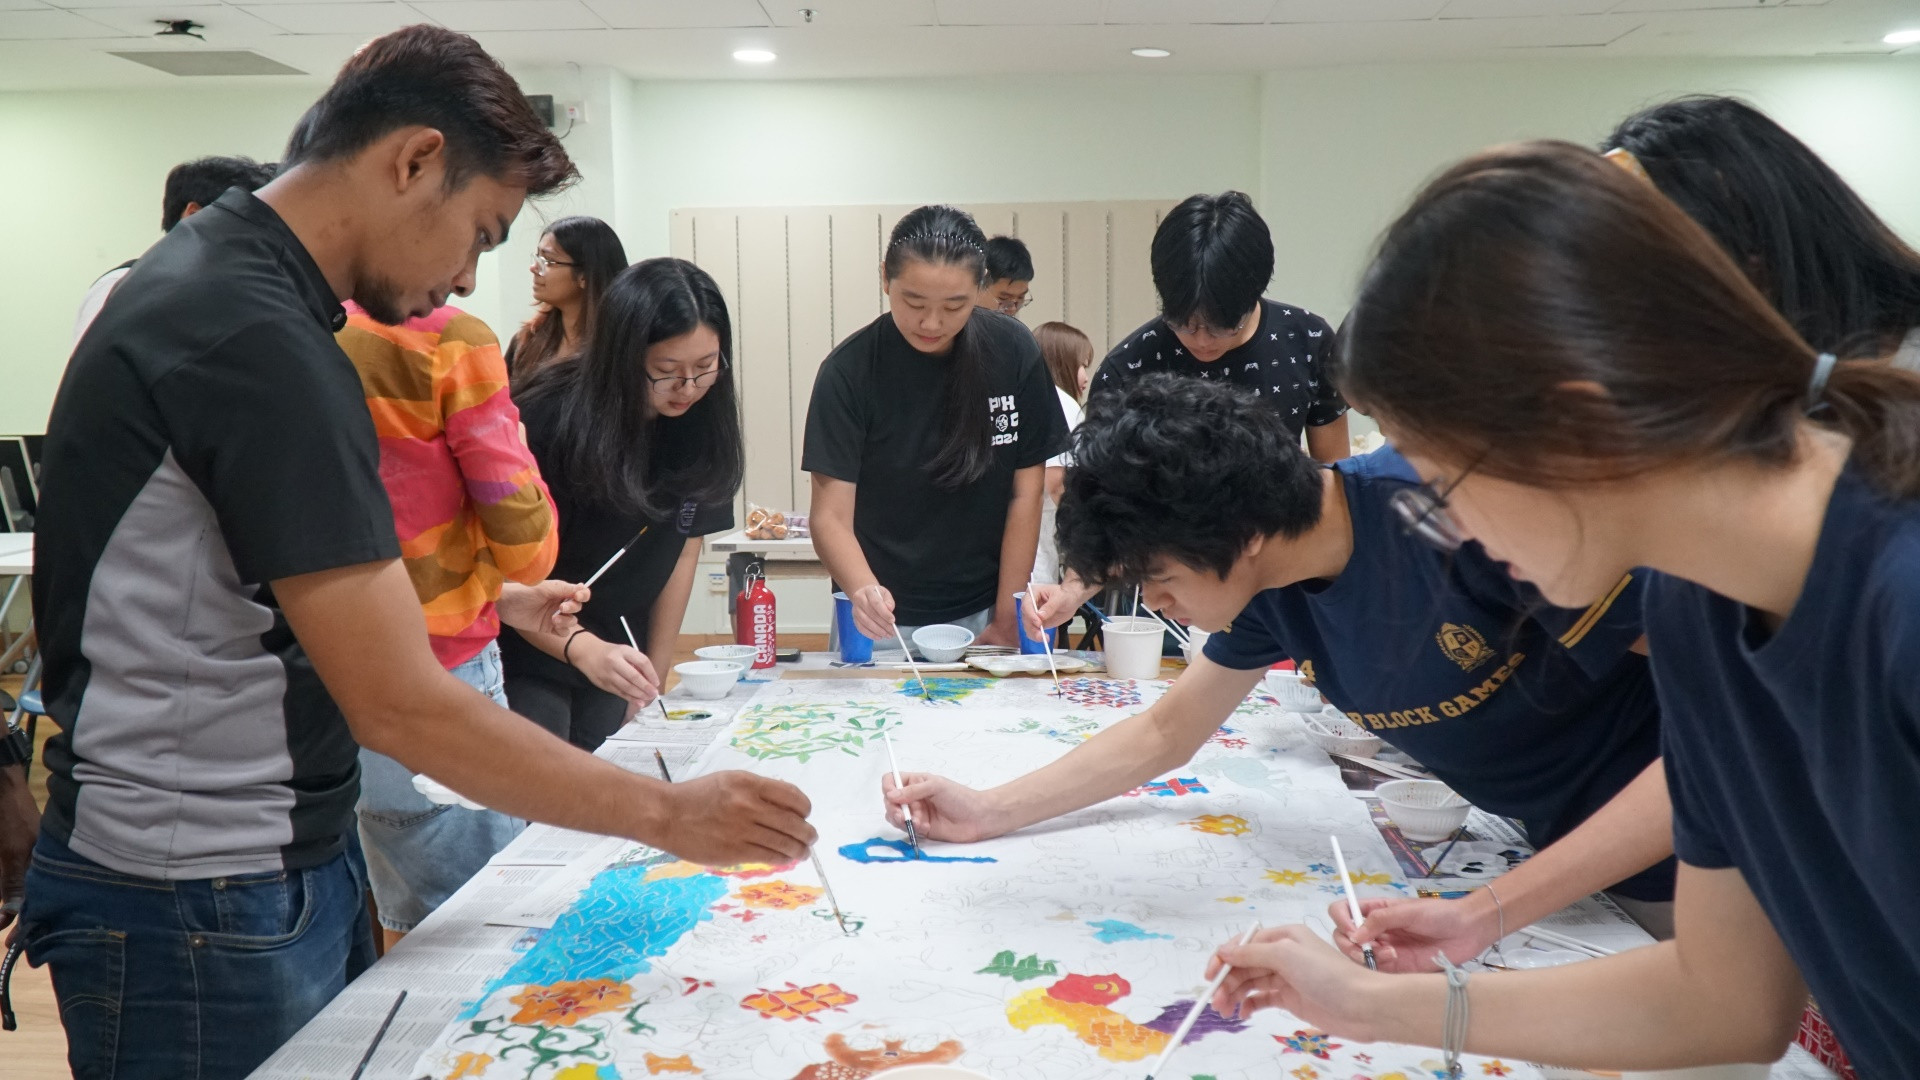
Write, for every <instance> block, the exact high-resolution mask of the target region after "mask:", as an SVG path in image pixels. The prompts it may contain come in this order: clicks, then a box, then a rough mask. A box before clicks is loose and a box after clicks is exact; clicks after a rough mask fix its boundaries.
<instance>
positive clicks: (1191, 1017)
mask: <svg viewBox="0 0 1920 1080" xmlns="http://www.w3.org/2000/svg"><path fill="white" fill-rule="evenodd" d="M1259 929H1260V924H1259V923H1258V922H1255V923H1254V924H1253V925H1252V926H1249V927H1247V932H1246V933H1244V934H1241V935H1240V940H1239V942H1237V944H1240V945H1245V944H1246V943H1247V942H1249V941H1252V940H1253V935H1254V933H1255V932H1257V931H1258V930H1259ZM1232 970H1233V965H1232V964H1222V965H1220V971H1219V973H1218V974H1216V975H1215V976H1214V977H1213V981H1212V982H1210V983H1208V984H1207V992H1206V993H1204V994H1202V995H1200V1000H1199V1001H1196V1002H1194V1003H1193V1008H1191V1009H1188V1010H1187V1018H1186V1019H1185V1020H1182V1021H1180V1026H1179V1027H1177V1028H1175V1029H1173V1037H1172V1038H1171V1039H1169V1040H1167V1048H1166V1049H1165V1050H1162V1051H1161V1052H1160V1060H1159V1061H1156V1062H1154V1063H1153V1071H1152V1072H1149V1073H1147V1080H1153V1078H1154V1077H1156V1076H1158V1075H1160V1072H1161V1070H1163V1069H1165V1068H1166V1067H1167V1059H1168V1058H1170V1057H1172V1056H1173V1052H1174V1051H1175V1050H1178V1049H1180V1044H1181V1043H1182V1042H1184V1041H1186V1038H1187V1035H1188V1034H1189V1033H1191V1032H1192V1031H1193V1025H1194V1022H1195V1021H1197V1020H1199V1019H1200V1014H1201V1013H1202V1012H1205V1011H1206V1008H1207V1005H1208V1004H1209V1003H1211V1002H1212V1001H1213V995H1215V994H1217V993H1219V992H1220V984H1221V983H1223V982H1226V981H1227V972H1229V971H1232Z"/></svg>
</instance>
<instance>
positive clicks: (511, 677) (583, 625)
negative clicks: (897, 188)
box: [500, 258, 746, 750]
mask: <svg viewBox="0 0 1920 1080" xmlns="http://www.w3.org/2000/svg"><path fill="white" fill-rule="evenodd" d="M732 354H733V326H732V323H731V322H730V321H729V318H728V315H727V304H726V301H725V300H724V299H723V298H722V297H721V295H720V287H719V286H718V285H716V284H715V283H714V280H713V278H712V277H710V276H708V274H707V272H706V271H704V270H702V269H700V268H699V267H697V266H695V265H693V264H692V263H690V262H687V261H685V260H684V259H671V258H657V259H647V260H644V261H642V262H639V263H635V264H634V265H633V266H630V267H628V268H627V269H625V270H622V271H621V272H620V273H619V275H618V276H616V277H615V278H614V279H613V281H612V283H611V284H609V285H608V286H607V290H606V295H605V296H604V297H603V298H602V301H601V308H600V318H599V320H598V321H597V322H596V323H595V324H594V331H593V336H592V337H590V338H589V339H587V341H586V343H585V347H584V348H583V349H582V350H581V352H580V354H579V355H578V356H575V357H572V358H569V359H563V360H560V361H557V362H555V363H553V364H550V365H548V366H547V367H546V368H543V369H542V370H541V371H539V372H538V373H536V374H535V375H534V376H533V377H532V378H530V379H529V380H528V381H527V383H526V384H525V386H524V387H522V388H521V389H519V390H516V391H515V394H514V398H515V401H516V402H517V403H518V404H519V406H520V416H521V418H522V420H524V421H525V423H526V427H527V441H528V444H529V445H530V446H531V447H532V448H533V455H534V458H535V459H536V460H537V461H538V462H539V463H540V474H541V476H542V477H544V478H545V479H546V481H547V487H548V490H549V491H550V492H551V493H552V495H553V504H554V507H555V509H556V510H557V511H558V513H559V518H560V554H559V557H558V559H557V560H556V561H555V563H554V569H553V576H554V577H556V578H558V579H560V580H563V581H586V580H588V579H589V578H592V577H593V575H594V573H595V571H597V570H599V569H600V568H601V567H602V566H603V565H605V564H606V562H607V560H608V559H610V558H611V557H612V556H613V555H614V553H615V552H618V551H620V550H621V549H622V548H625V549H626V554H625V555H624V556H622V557H621V558H620V560H619V561H618V562H616V563H614V564H613V565H612V566H611V567H608V568H607V570H606V572H605V574H603V575H602V576H601V577H600V578H599V580H597V581H595V582H594V584H593V596H592V599H590V600H588V601H587V603H586V605H585V606H584V607H583V608H581V610H580V613H579V623H580V626H579V629H577V630H574V631H572V632H570V633H568V634H565V635H561V634H554V633H543V632H539V631H536V630H528V629H522V628H519V627H509V628H508V629H507V630H506V631H505V632H503V633H502V634H501V635H500V649H501V654H502V659H503V660H504V663H505V669H506V687H507V700H508V701H509V702H511V703H512V704H513V709H514V711H515V712H518V713H519V714H520V715H522V716H525V717H527V718H529V719H531V720H533V721H534V722H536V723H538V724H540V725H541V726H543V727H545V728H546V729H547V730H548V731H551V732H553V733H554V734H556V735H559V736H560V737H561V738H564V739H569V740H571V741H572V742H573V744H574V745H575V746H579V747H581V748H582V749H586V750H593V749H596V748H598V747H599V745H600V744H601V743H602V742H604V741H606V738H607V736H609V735H611V734H613V733H614V732H615V731H617V730H619V728H620V726H621V725H622V724H624V723H625V722H626V721H627V720H628V719H629V718H630V717H631V716H632V715H633V712H634V710H635V709H637V708H639V707H641V706H644V705H648V704H651V703H652V701H653V699H654V698H655V697H657V696H658V695H659V693H660V686H661V673H662V672H664V671H666V670H667V668H668V667H669V666H671V661H672V658H673V651H674V646H675V644H676V643H677V642H678V640H679V635H680V622H681V619H682V618H683V617H684V616H685V615H686V611H687V599H688V597H689V596H690V595H691V594H692V591H693V577H694V570H695V564H696V563H697V562H698V561H699V559H700V549H701V545H702V540H701V538H702V537H704V536H706V535H708V534H709V533H716V532H724V531H725V530H727V529H731V528H733V496H734V493H735V492H736V491H738V490H739V489H740V479H741V476H742V475H743V474H744V472H745V469H746V450H745V447H744V445H743V443H742V441H741V440H742V435H741V428H740V404H739V398H738V394H737V391H736V390H735V386H734V376H733V372H732V367H731V362H730V358H731V357H732ZM622 616H624V617H625V618H626V620H627V626H631V627H632V628H633V633H634V637H635V638H636V639H637V640H638V642H639V645H640V648H639V649H635V648H634V647H633V646H632V645H631V644H629V643H628V641H627V633H626V626H623V625H622V624H621V621H620V620H621V617H622Z"/></svg>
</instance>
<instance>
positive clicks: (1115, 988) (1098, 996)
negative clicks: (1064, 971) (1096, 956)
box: [1047, 975, 1133, 1005]
mask: <svg viewBox="0 0 1920 1080" xmlns="http://www.w3.org/2000/svg"><path fill="white" fill-rule="evenodd" d="M1132 990H1133V987H1132V986H1129V985H1128V984H1127V980H1125V979H1123V978H1121V977H1120V976H1118V975H1069V976H1067V977H1066V978H1064V979H1061V980H1060V981H1059V982H1057V983H1054V984H1053V985H1052V986H1049V987H1047V996H1048V997H1050V998H1052V999H1054V1000H1055V1001H1071V1002H1076V1003H1078V1004H1081V1005H1111V1004H1113V1003H1114V1002H1116V1001H1118V1000H1120V999H1121V998H1123V997H1126V996H1127V994H1128V993H1129V992H1130V991H1132Z"/></svg>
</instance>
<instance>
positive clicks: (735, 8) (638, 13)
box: [587, 0, 804, 30]
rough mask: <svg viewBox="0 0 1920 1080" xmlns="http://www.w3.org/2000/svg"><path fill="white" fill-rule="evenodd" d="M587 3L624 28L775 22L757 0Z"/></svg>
mask: <svg viewBox="0 0 1920 1080" xmlns="http://www.w3.org/2000/svg"><path fill="white" fill-rule="evenodd" d="M587 6H588V7H591V8H592V9H593V10H594V11H595V12H596V13H597V14H599V16H600V17H601V18H602V19H605V20H606V23H607V25H608V26H612V27H616V28H619V29H622V30H671V29H687V28H718V27H734V26H769V25H771V24H770V23H769V22H768V21H767V13H766V12H765V11H762V10H761V9H760V5H759V4H758V3H755V2H754V0H699V2H698V3H687V2H685V0H592V2H591V3H589V4H588V5H587ZM801 6H804V5H801Z"/></svg>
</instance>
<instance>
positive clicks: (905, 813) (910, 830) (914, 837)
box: [880, 728, 920, 859]
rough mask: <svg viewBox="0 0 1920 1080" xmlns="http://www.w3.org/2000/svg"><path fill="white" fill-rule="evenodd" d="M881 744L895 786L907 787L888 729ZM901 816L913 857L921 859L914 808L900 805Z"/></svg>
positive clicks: (882, 737)
mask: <svg viewBox="0 0 1920 1080" xmlns="http://www.w3.org/2000/svg"><path fill="white" fill-rule="evenodd" d="M880 742H881V743H882V744H883V745H885V746H886V748H887V766H888V768H891V769H892V770H893V786H894V787H897V788H902V787H906V786H907V785H906V781H904V780H901V779H900V762H899V760H898V759H896V758H895V757H894V756H893V738H892V736H889V735H888V734H887V729H886V728H881V729H880ZM900 816H901V817H904V818H906V819H907V842H908V843H910V844H912V845H913V857H914V858H916V859H917V858H919V857H920V834H919V833H918V832H916V831H915V830H914V827H913V807H911V806H908V805H907V804H906V803H901V804H900Z"/></svg>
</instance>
